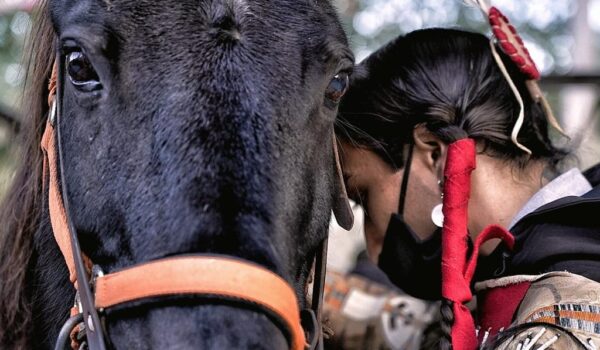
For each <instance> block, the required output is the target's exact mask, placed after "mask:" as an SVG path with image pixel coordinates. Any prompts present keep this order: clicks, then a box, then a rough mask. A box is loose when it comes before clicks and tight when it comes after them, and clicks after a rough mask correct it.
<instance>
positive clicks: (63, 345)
mask: <svg viewBox="0 0 600 350" xmlns="http://www.w3.org/2000/svg"><path fill="white" fill-rule="evenodd" d="M81 322H83V314H77V315H75V316H72V317H71V318H69V319H68V320H67V322H65V324H64V325H63V326H62V328H61V329H60V333H58V338H57V339H56V346H55V347H54V350H65V349H70V348H71V346H70V345H69V344H70V341H71V331H73V328H75V327H77V325H78V324H80V323H81Z"/></svg>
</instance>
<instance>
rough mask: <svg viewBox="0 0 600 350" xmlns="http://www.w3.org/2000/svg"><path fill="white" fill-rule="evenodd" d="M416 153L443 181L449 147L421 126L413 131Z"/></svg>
mask: <svg viewBox="0 0 600 350" xmlns="http://www.w3.org/2000/svg"><path fill="white" fill-rule="evenodd" d="M413 139H414V141H415V151H417V153H418V154H419V155H420V158H421V161H422V162H423V163H424V164H425V166H426V167H427V168H428V169H430V170H431V171H432V172H433V173H435V174H436V175H437V177H438V179H439V180H442V177H443V174H444V166H445V165H446V155H447V150H448V146H447V145H446V144H445V143H444V142H443V141H442V140H440V139H439V138H438V137H437V136H435V135H434V134H433V133H431V131H429V130H428V129H427V127H425V125H424V124H419V125H417V126H416V127H415V129H414V130H413Z"/></svg>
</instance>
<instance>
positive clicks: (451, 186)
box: [442, 139, 477, 350]
mask: <svg viewBox="0 0 600 350" xmlns="http://www.w3.org/2000/svg"><path fill="white" fill-rule="evenodd" d="M474 169H475V141H474V140H473V139H462V140H459V141H456V142H454V143H452V144H450V145H449V146H448V158H447V160H446V168H445V170H444V178H445V184H444V207H443V212H444V227H443V229H442V296H443V297H444V298H445V299H447V300H450V301H452V302H453V312H454V324H453V325H452V333H451V336H452V348H453V349H454V350H474V349H476V348H477V338H476V336H475V323H474V321H473V317H472V316H471V312H470V311H469V309H468V308H467V307H466V306H465V305H464V304H465V303H467V302H469V301H470V300H471V298H472V297H473V295H472V294H471V287H470V281H468V280H467V279H466V276H465V274H466V272H467V271H466V270H467V249H468V245H467V240H468V231H467V219H468V218H467V207H468V203H469V195H470V192H471V172H472V171H473V170H474Z"/></svg>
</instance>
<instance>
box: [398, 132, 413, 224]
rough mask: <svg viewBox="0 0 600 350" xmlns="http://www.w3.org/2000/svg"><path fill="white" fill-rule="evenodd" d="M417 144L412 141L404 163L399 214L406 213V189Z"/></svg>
mask: <svg viewBox="0 0 600 350" xmlns="http://www.w3.org/2000/svg"><path fill="white" fill-rule="evenodd" d="M414 147H415V145H414V144H413V143H411V144H410V145H409V148H408V157H407V158H406V164H405V165H404V174H403V175H402V185H400V198H399V200H398V214H399V215H404V206H405V204H406V191H407V189H408V178H409V177H410V168H411V165H412V158H413V150H414Z"/></svg>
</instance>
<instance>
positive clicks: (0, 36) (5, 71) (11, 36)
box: [0, 12, 30, 109]
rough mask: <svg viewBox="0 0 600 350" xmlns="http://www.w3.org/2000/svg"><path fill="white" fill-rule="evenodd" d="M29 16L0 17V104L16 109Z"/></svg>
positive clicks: (19, 14)
mask: <svg viewBox="0 0 600 350" xmlns="http://www.w3.org/2000/svg"><path fill="white" fill-rule="evenodd" d="M29 22H30V20H29V15H28V14H27V13H25V12H17V13H14V14H11V15H7V16H0V103H1V104H2V106H5V107H7V106H8V107H10V108H12V109H16V106H17V103H18V101H19V96H20V93H21V89H22V84H23V69H22V65H21V61H22V59H21V58H22V52H23V45H24V41H25V35H26V33H27V31H28V29H29Z"/></svg>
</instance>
